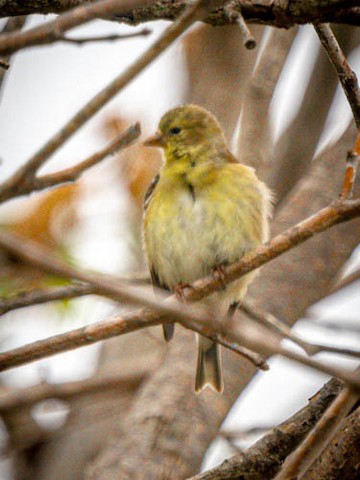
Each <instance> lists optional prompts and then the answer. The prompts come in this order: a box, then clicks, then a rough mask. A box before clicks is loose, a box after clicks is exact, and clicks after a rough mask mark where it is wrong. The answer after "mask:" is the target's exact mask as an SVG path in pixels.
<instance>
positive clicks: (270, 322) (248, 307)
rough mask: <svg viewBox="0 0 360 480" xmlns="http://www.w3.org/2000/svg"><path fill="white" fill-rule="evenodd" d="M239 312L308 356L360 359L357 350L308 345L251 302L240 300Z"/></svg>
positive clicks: (318, 344) (284, 324) (280, 322)
mask: <svg viewBox="0 0 360 480" xmlns="http://www.w3.org/2000/svg"><path fill="white" fill-rule="evenodd" d="M238 308H239V310H241V311H242V312H244V313H245V314H246V315H248V316H249V317H250V318H252V319H253V320H255V321H256V322H259V323H260V324H261V325H265V326H266V327H268V328H269V329H270V330H273V331H274V332H275V333H277V334H280V335H281V336H282V337H283V338H287V339H289V340H291V341H292V342H294V343H295V344H296V345H298V346H299V347H301V348H302V349H303V350H304V351H305V352H306V353H307V354H308V355H316V354H317V353H320V352H331V353H339V354H340V355H349V356H352V357H356V358H360V351H359V350H352V349H350V348H339V347H333V346H331V345H325V344H320V343H309V342H307V341H306V340H304V339H303V338H302V337H299V336H298V335H297V334H296V333H293V332H292V331H291V329H290V328H289V327H288V326H287V325H286V323H284V322H282V321H281V320H279V319H278V318H276V317H275V316H274V315H272V314H271V313H268V312H264V311H263V310H261V309H260V308H259V307H257V306H256V305H255V304H253V303H252V302H249V301H248V300H242V301H241V303H239V307H238Z"/></svg>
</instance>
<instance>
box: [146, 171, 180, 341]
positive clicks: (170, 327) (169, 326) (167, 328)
mask: <svg viewBox="0 0 360 480" xmlns="http://www.w3.org/2000/svg"><path fill="white" fill-rule="evenodd" d="M159 178H160V175H159V174H157V175H156V176H155V177H154V178H153V180H152V182H151V183H150V185H149V188H148V189H147V192H146V194H145V200H144V210H146V209H147V207H148V206H149V203H150V200H151V197H152V195H153V193H154V191H155V189H156V185H157V184H158V183H159ZM150 275H151V283H152V284H153V285H154V287H159V288H162V289H164V290H169V288H168V286H167V285H165V284H163V283H161V282H160V279H159V275H158V274H157V271H156V270H155V267H154V265H150ZM174 328H175V325H174V324H173V323H165V324H164V325H163V331H164V337H165V340H166V341H167V342H169V341H170V340H171V339H172V337H173V336H174Z"/></svg>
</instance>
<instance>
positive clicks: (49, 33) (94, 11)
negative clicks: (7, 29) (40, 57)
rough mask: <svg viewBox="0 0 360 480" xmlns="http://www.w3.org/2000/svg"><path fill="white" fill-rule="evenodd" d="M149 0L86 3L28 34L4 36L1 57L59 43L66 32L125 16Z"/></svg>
mask: <svg viewBox="0 0 360 480" xmlns="http://www.w3.org/2000/svg"><path fill="white" fill-rule="evenodd" d="M146 1H147V0H124V1H123V2H121V3H119V1H118V0H100V1H98V2H94V3H91V4H89V3H86V4H83V5H80V6H78V7H75V8H73V9H72V10H69V11H68V12H66V13H63V14H62V15H60V16H58V17H57V18H56V19H55V20H52V21H50V22H47V23H45V24H44V25H40V26H39V27H35V28H32V29H30V30H27V31H26V32H14V33H8V34H4V35H2V36H1V38H0V55H10V54H11V53H14V52H16V51H18V50H21V49H24V48H29V47H32V46H34V45H46V44H51V43H54V42H57V41H58V40H59V39H60V38H61V37H62V36H63V34H64V33H65V32H67V31H68V30H71V29H73V28H75V27H78V26H80V25H83V24H84V23H87V22H90V21H91V20H94V19H96V18H99V17H108V16H110V15H113V14H115V13H117V14H124V13H125V12H126V11H127V10H128V9H129V8H134V7H137V6H139V5H144V3H146ZM0 15H1V9H0Z"/></svg>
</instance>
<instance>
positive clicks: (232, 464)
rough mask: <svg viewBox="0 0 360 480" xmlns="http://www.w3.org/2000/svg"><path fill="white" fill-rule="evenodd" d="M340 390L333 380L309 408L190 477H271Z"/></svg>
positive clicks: (198, 479)
mask: <svg viewBox="0 0 360 480" xmlns="http://www.w3.org/2000/svg"><path fill="white" fill-rule="evenodd" d="M340 390H341V383H340V382H339V381H338V380H335V379H332V380H331V381H330V382H328V383H326V384H325V385H324V386H323V387H322V389H321V390H320V391H319V392H318V393H317V394H316V395H314V396H313V397H312V398H311V399H310V400H309V403H308V405H307V406H306V407H304V408H302V409H301V410H300V411H299V412H297V413H295V415H293V416H292V417H290V418H289V419H288V420H286V421H285V422H283V423H281V424H280V425H279V426H277V427H275V428H273V429H272V430H271V432H270V433H269V434H267V435H265V436H264V437H263V438H261V439H260V440H259V441H257V442H256V443H255V444H254V445H253V446H252V447H250V448H249V449H248V450H246V451H245V452H244V453H243V454H241V455H234V456H233V457H231V458H229V459H227V460H225V461H224V462H223V463H221V464H220V465H219V466H217V467H215V468H212V469H211V470H208V471H206V472H203V473H200V474H198V475H195V476H194V477H191V479H189V480H234V479H239V478H241V479H242V480H264V478H272V477H273V476H274V475H275V474H276V472H277V471H278V469H279V468H280V467H281V465H282V463H283V462H284V460H285V458H286V457H287V456H288V455H289V454H290V453H291V452H292V451H293V450H294V448H296V446H297V445H298V444H299V443H300V442H301V441H302V440H303V439H304V438H305V436H306V435H307V434H308V432H310V430H311V428H312V427H313V426H314V425H315V424H316V423H317V422H318V421H319V419H320V418H321V416H322V414H323V413H324V412H325V410H326V409H327V408H328V406H329V405H330V404H331V402H332V401H333V400H334V398H335V397H336V395H337V394H338V392H339V391H340Z"/></svg>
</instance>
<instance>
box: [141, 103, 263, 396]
mask: <svg viewBox="0 0 360 480" xmlns="http://www.w3.org/2000/svg"><path fill="white" fill-rule="evenodd" d="M146 144H147V145H150V146H160V147H162V148H164V151H165V165H164V166H163V168H162V170H161V172H160V176H159V178H158V180H157V183H156V185H155V186H153V188H152V189H151V194H150V195H149V198H148V201H147V208H146V211H145V218H144V242H145V248H146V252H147V256H148V262H149V267H150V270H151V272H152V278H153V281H154V282H155V283H156V284H157V285H158V286H162V287H165V288H168V289H169V290H171V291H173V290H174V289H175V288H176V287H177V286H178V285H179V284H180V285H181V284H188V283H193V282H194V281H195V280H197V279H199V278H201V277H203V276H205V275H208V274H210V273H211V272H212V271H214V269H215V268H216V267H218V266H222V265H226V264H229V263H232V262H235V261H237V260H239V259H240V258H241V257H242V256H243V255H244V254H245V253H247V252H249V251H251V250H253V249H254V248H256V247H257V246H258V245H259V244H261V243H262V242H264V241H265V240H266V239H267V237H268V215H269V205H270V195H269V192H268V190H267V188H266V187H265V185H264V184H263V183H262V182H260V181H259V179H258V178H257V177H256V175H255V172H254V170H253V169H251V168H248V167H246V166H244V165H241V164H239V163H237V162H236V160H235V158H234V157H233V155H232V154H231V153H230V152H229V151H228V149H227V145H226V141H225V138H224V135H223V133H222V131H221V128H220V126H219V124H218V122H217V120H216V119H215V117H214V116H213V115H211V114H210V113H209V112H207V111H205V110H204V109H202V108H200V107H197V106H195V105H184V106H180V107H177V108H175V109H173V110H171V111H170V112H168V113H167V114H166V115H165V116H164V117H163V118H162V120H161V121H160V125H159V131H158V132H157V134H156V136H154V137H152V139H150V140H148V142H147V143H146ZM251 276H252V275H247V276H245V277H243V278H241V279H240V280H238V281H235V282H233V283H231V284H230V285H229V286H228V287H227V288H226V290H225V291H222V292H218V293H215V294H213V295H211V296H210V297H208V298H207V299H205V300H204V301H203V303H204V304H206V305H208V306H209V307H210V308H211V311H212V312H214V311H215V312H217V313H218V314H219V315H224V314H225V313H226V311H227V309H228V308H229V307H230V305H231V304H233V303H234V302H236V301H239V300H240V299H241V297H242V296H243V295H244V293H245V291H246V287H247V285H248V283H249V281H250V279H251ZM168 335H169V336H171V331H170V330H168ZM206 385H209V386H210V387H212V388H213V389H214V390H216V391H222V388H223V382H222V376H221V366H220V358H219V349H218V346H217V345H216V344H214V342H212V341H210V340H208V339H205V338H203V337H200V339H199V356H198V371H197V375H196V382H195V390H196V391H197V392H199V391H201V390H202V389H203V388H204V387H205V386H206Z"/></svg>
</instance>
